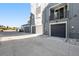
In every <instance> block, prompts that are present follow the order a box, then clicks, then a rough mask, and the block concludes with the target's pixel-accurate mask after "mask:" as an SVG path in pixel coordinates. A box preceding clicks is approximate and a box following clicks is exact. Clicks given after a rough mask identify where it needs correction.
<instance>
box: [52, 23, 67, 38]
mask: <svg viewBox="0 0 79 59" xmlns="http://www.w3.org/2000/svg"><path fill="white" fill-rule="evenodd" d="M51 36H56V37H66V23H63V24H52V25H51Z"/></svg>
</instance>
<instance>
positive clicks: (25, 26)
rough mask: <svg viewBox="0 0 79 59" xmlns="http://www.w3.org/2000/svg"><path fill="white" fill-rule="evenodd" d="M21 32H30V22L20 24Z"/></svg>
mask: <svg viewBox="0 0 79 59" xmlns="http://www.w3.org/2000/svg"><path fill="white" fill-rule="evenodd" d="M21 29H22V30H23V32H26V33H30V24H24V25H21Z"/></svg>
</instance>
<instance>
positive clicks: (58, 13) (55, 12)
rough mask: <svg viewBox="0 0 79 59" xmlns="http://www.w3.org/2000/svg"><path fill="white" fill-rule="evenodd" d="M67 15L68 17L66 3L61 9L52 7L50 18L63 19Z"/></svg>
mask: <svg viewBox="0 0 79 59" xmlns="http://www.w3.org/2000/svg"><path fill="white" fill-rule="evenodd" d="M67 17H68V11H67V5H64V6H63V7H61V8H59V9H54V8H51V9H50V20H54V19H62V18H67Z"/></svg>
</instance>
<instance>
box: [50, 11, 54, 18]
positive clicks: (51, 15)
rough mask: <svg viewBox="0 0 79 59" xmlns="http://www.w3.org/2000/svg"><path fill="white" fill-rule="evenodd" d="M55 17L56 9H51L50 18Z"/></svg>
mask: <svg viewBox="0 0 79 59" xmlns="http://www.w3.org/2000/svg"><path fill="white" fill-rule="evenodd" d="M53 19H54V9H50V20H53Z"/></svg>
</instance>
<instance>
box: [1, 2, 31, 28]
mask: <svg viewBox="0 0 79 59" xmlns="http://www.w3.org/2000/svg"><path fill="white" fill-rule="evenodd" d="M30 11H31V7H30V4H29V3H0V25H5V26H16V27H18V26H21V25H23V24H26V23H27V20H28V18H29V16H30V13H31V12H30Z"/></svg>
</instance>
